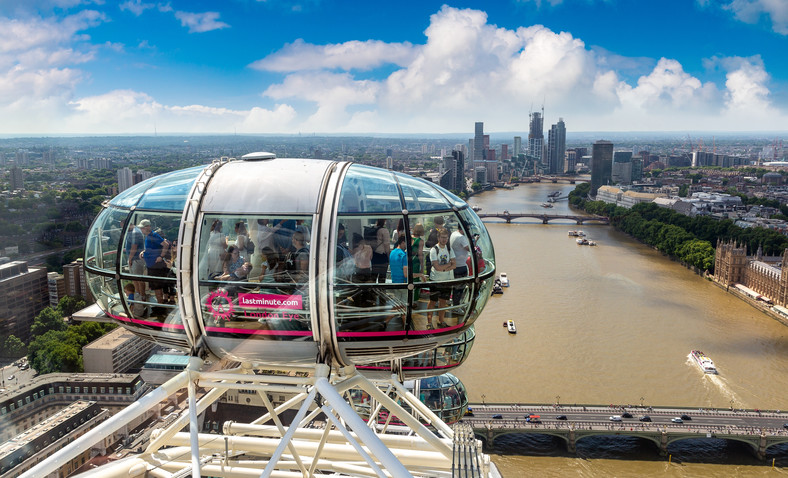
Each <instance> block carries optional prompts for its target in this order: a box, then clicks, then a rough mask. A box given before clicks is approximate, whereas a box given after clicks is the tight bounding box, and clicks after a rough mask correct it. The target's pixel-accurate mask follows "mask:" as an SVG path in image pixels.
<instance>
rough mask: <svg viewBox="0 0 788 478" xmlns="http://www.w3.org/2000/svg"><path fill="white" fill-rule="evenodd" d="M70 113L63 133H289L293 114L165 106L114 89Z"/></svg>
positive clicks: (288, 110)
mask: <svg viewBox="0 0 788 478" xmlns="http://www.w3.org/2000/svg"><path fill="white" fill-rule="evenodd" d="M70 106H71V107H72V108H73V113H72V114H71V115H69V116H68V120H67V122H66V123H64V124H63V125H61V128H60V131H62V132H82V133H102V134H112V133H123V132H153V131H154V129H155V130H156V131H158V132H184V133H210V132H224V133H230V132H238V133H267V132H289V131H290V129H289V128H290V123H291V121H292V119H293V118H294V116H295V113H294V111H293V109H292V107H290V106H289V105H286V104H280V105H277V106H276V107H275V108H274V109H272V110H267V109H264V108H258V107H256V108H252V109H250V110H232V109H229V108H216V107H210V106H204V105H186V106H178V105H164V104H161V103H159V102H158V101H156V100H155V99H153V98H152V97H150V96H149V95H147V94H145V93H141V92H138V91H132V90H115V91H111V92H109V93H106V94H103V95H97V96H91V97H85V98H80V99H78V100H75V101H73V102H71V104H70Z"/></svg>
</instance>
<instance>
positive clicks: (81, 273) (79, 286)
mask: <svg viewBox="0 0 788 478" xmlns="http://www.w3.org/2000/svg"><path fill="white" fill-rule="evenodd" d="M63 277H64V278H65V280H66V295H70V296H72V297H82V298H83V299H85V302H88V303H90V302H93V300H94V299H93V294H92V293H91V292H90V289H88V284H87V282H86V280H85V268H84V266H83V263H82V259H77V260H75V261H74V262H72V263H71V264H66V265H64V266H63Z"/></svg>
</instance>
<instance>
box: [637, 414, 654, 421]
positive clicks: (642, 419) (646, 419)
mask: <svg viewBox="0 0 788 478" xmlns="http://www.w3.org/2000/svg"><path fill="white" fill-rule="evenodd" d="M638 420H640V421H641V422H650V421H651V417H650V416H648V415H643V416H642V417H640V418H638Z"/></svg>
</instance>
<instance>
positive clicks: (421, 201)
mask: <svg viewBox="0 0 788 478" xmlns="http://www.w3.org/2000/svg"><path fill="white" fill-rule="evenodd" d="M397 180H398V181H399V185H400V188H402V195H403V196H404V197H405V209H407V210H408V212H409V213H411V214H413V213H418V212H423V211H438V210H447V209H451V204H449V202H448V201H447V200H446V198H445V197H444V196H443V195H441V193H439V192H438V188H440V186H438V185H437V184H434V183H431V182H429V181H425V180H423V179H419V178H414V177H413V176H408V175H406V174H402V173H397ZM444 191H445V190H444ZM445 192H446V193H447V194H448V191H445Z"/></svg>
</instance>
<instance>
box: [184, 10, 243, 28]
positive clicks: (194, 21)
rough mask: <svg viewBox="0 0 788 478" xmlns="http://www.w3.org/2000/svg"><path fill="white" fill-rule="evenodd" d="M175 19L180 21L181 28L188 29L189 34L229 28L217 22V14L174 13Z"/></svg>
mask: <svg viewBox="0 0 788 478" xmlns="http://www.w3.org/2000/svg"><path fill="white" fill-rule="evenodd" d="M175 18H177V19H178V20H180V21H181V26H184V27H189V33H205V32H209V31H212V30H220V29H222V28H228V27H229V26H230V25H228V24H226V23H224V22H220V21H219V12H205V13H190V12H181V11H176V12H175Z"/></svg>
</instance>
